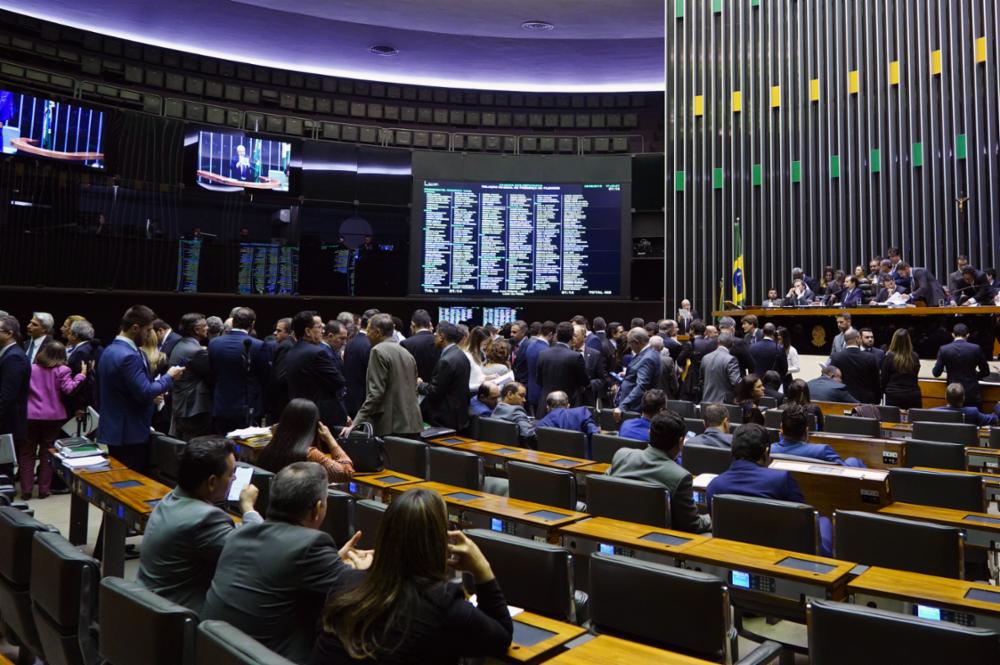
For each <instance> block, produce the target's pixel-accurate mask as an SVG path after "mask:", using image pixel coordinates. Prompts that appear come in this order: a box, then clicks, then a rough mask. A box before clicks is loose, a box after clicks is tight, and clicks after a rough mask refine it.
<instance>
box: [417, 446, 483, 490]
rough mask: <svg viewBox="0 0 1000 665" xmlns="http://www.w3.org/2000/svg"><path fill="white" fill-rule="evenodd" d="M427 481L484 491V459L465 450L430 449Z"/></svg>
mask: <svg viewBox="0 0 1000 665" xmlns="http://www.w3.org/2000/svg"><path fill="white" fill-rule="evenodd" d="M427 480H432V481H434V482H436V483H445V484H447V485H455V486H456V487H464V488H466V489H470V490H477V491H478V490H481V489H483V458H481V457H480V456H479V455H477V454H475V453H470V452H468V451H465V450H452V449H450V448H438V447H434V448H429V449H428V450H427Z"/></svg>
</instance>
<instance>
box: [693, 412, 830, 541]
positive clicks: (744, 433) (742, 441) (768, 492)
mask: <svg viewBox="0 0 1000 665" xmlns="http://www.w3.org/2000/svg"><path fill="white" fill-rule="evenodd" d="M769 448H770V441H769V439H768V437H767V430H766V429H764V428H763V427H761V426H760V425H753V424H749V425H741V426H740V427H738V428H737V429H736V433H735V434H733V463H732V464H731V465H730V466H729V470H728V471H724V472H723V473H721V474H720V475H719V476H717V477H716V478H715V479H714V480H712V482H710V483H709V484H708V489H707V490H706V491H705V498H706V502H707V503H708V510H709V513H711V511H712V497H714V496H716V495H718V494H737V495H740V496H755V497H760V498H762V499H776V500H778V501H793V502H795V503H805V497H804V496H803V495H802V490H801V489H800V488H799V484H798V483H796V482H795V478H793V477H792V473H791V472H790V471H781V470H779V469H769V468H767V464H768V449H769ZM762 526H763V525H762ZM819 532H820V552H819V553H820V554H821V555H823V556H830V555H831V550H832V548H831V543H832V538H833V525H832V523H831V522H830V520H829V519H827V518H825V517H821V518H820V523H819Z"/></svg>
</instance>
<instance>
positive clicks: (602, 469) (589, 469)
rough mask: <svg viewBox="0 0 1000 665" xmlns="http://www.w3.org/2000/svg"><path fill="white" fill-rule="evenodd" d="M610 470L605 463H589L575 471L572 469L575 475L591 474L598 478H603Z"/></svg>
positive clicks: (608, 465)
mask: <svg viewBox="0 0 1000 665" xmlns="http://www.w3.org/2000/svg"><path fill="white" fill-rule="evenodd" d="M610 468H611V465H610V464H608V463H607V462H591V463H590V464H586V465H584V466H578V467H576V468H575V469H573V471H575V472H576V473H592V474H596V475H599V476H603V475H604V474H605V473H607V472H608V469H610Z"/></svg>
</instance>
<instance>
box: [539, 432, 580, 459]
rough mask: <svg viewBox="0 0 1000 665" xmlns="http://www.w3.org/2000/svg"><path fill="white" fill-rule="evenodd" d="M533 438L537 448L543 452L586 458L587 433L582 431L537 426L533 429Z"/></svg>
mask: <svg viewBox="0 0 1000 665" xmlns="http://www.w3.org/2000/svg"><path fill="white" fill-rule="evenodd" d="M535 439H536V440H537V441H538V449H539V450H540V451H542V452H543V453H551V454H553V455H566V456H568V457H580V458H583V459H586V458H587V435H586V434H584V433H583V432H574V431H572V430H568V429H559V428H556V427H538V428H536V429H535Z"/></svg>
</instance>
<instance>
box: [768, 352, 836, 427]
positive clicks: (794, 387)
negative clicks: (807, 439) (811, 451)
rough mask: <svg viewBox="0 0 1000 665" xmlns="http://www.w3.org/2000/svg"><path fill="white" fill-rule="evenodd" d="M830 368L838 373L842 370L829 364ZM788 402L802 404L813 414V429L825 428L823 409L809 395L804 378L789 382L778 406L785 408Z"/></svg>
mask: <svg viewBox="0 0 1000 665" xmlns="http://www.w3.org/2000/svg"><path fill="white" fill-rule="evenodd" d="M828 368H829V369H831V371H835V372H836V373H837V374H838V375H839V374H840V370H839V369H837V368H836V367H833V366H828ZM821 378H823V377H821ZM817 380H818V379H817ZM786 404H799V405H801V406H802V408H804V409H805V410H806V413H807V414H811V415H812V416H813V418H814V419H815V427H814V428H813V429H817V430H821V429H823V410H822V409H821V408H819V405H818V404H813V403H812V400H811V399H810V395H809V384H808V383H806V382H805V381H803V380H802V379H793V380H792V381H791V383H789V384H788V388H787V389H785V399H784V401H783V402H781V404H780V405H779V406H778V408H779V409H784V408H785V405H786Z"/></svg>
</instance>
